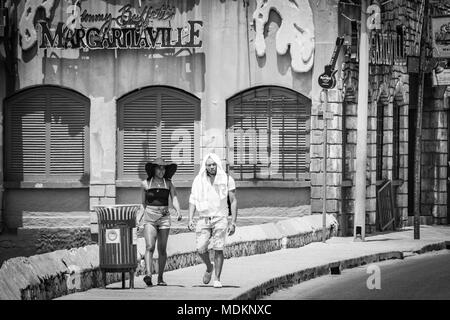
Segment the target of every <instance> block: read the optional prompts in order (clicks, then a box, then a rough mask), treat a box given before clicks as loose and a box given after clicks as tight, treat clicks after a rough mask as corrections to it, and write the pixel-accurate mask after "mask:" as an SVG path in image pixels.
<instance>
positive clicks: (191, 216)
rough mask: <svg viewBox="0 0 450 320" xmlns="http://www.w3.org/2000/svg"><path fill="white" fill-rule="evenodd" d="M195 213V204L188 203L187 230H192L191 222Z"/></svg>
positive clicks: (192, 223)
mask: <svg viewBox="0 0 450 320" xmlns="http://www.w3.org/2000/svg"><path fill="white" fill-rule="evenodd" d="M194 213H195V204H193V203H189V219H188V229H189V230H193V229H194V221H193V220H192V219H193V217H194Z"/></svg>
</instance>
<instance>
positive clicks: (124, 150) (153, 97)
mask: <svg viewBox="0 0 450 320" xmlns="http://www.w3.org/2000/svg"><path fill="white" fill-rule="evenodd" d="M118 105H119V133H118V144H119V148H118V152H119V154H118V160H119V161H118V166H119V168H118V178H119V179H131V180H134V179H145V177H146V176H147V174H146V172H145V163H147V162H148V161H151V160H153V159H155V158H156V157H162V158H164V159H166V160H168V161H173V162H176V163H177V164H178V169H177V174H176V179H177V180H178V179H179V180H181V179H192V178H193V176H194V174H195V172H194V171H195V159H194V157H195V152H196V150H195V139H196V138H195V137H196V136H198V133H197V132H195V121H196V120H199V118H200V115H199V113H200V102H199V100H198V99H196V98H194V97H191V96H189V95H187V94H184V93H182V92H181V91H178V90H175V89H170V88H161V87H153V88H147V89H143V90H142V91H140V92H138V93H136V94H132V95H130V96H127V97H125V98H124V99H123V100H121V101H119V103H118Z"/></svg>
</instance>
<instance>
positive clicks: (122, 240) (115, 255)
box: [94, 204, 141, 288]
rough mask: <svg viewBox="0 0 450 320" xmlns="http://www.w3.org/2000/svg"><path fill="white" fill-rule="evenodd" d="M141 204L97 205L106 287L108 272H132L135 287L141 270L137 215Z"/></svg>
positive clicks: (123, 285) (123, 280) (131, 284)
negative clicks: (135, 279) (138, 251)
mask: <svg viewBox="0 0 450 320" xmlns="http://www.w3.org/2000/svg"><path fill="white" fill-rule="evenodd" d="M140 208H141V205H140V204H126V205H107V206H105V205H103V206H94V210H95V212H96V213H97V218H98V241H99V250H100V254H99V257H100V270H101V271H102V275H103V283H104V285H105V286H106V273H107V272H122V288H125V272H129V273H130V288H134V273H135V271H136V268H137V234H136V214H137V212H138V210H139V209H140Z"/></svg>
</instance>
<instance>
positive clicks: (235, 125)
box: [227, 87, 311, 180]
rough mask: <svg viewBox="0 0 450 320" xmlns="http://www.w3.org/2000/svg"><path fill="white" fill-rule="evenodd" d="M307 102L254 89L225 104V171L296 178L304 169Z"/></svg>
mask: <svg viewBox="0 0 450 320" xmlns="http://www.w3.org/2000/svg"><path fill="white" fill-rule="evenodd" d="M310 109H311V101H310V100H309V99H308V98H306V97H304V96H302V95H301V94H299V93H297V92H295V91H292V90H288V89H285V88H280V87H258V88H253V89H250V90H247V91H245V92H243V93H240V94H238V95H236V96H234V97H232V98H231V99H229V100H228V102H227V133H228V146H229V151H230V153H229V155H228V157H229V162H230V169H231V171H232V172H233V173H234V177H235V178H236V179H237V180H253V179H262V180H302V179H304V178H305V177H306V176H307V174H308V172H309V127H308V124H309V118H310Z"/></svg>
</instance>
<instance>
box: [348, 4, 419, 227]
mask: <svg viewBox="0 0 450 320" xmlns="http://www.w3.org/2000/svg"><path fill="white" fill-rule="evenodd" d="M421 5H422V1H418V2H411V1H405V0H394V1H390V2H385V3H384V4H382V5H381V27H382V29H381V31H379V32H381V33H382V34H383V33H386V32H387V31H388V30H396V27H397V26H403V27H404V28H405V33H406V34H405V40H404V48H405V50H406V54H408V55H411V54H414V55H416V54H418V48H419V46H418V39H419V40H420V32H421V23H420V21H421V19H422V16H423V15H420V14H418V13H420V12H421V10H420V8H421ZM341 10H342V12H343V13H344V14H345V15H346V16H347V17H349V18H350V19H355V20H359V19H360V18H359V8H356V9H355V8H351V7H349V6H345V5H344V6H341ZM340 29H341V32H342V33H343V34H351V32H352V30H351V28H350V22H349V21H348V19H347V18H341V19H340ZM372 32H375V31H372ZM369 39H370V37H369ZM352 41H355V39H353V40H352ZM357 41H359V39H357ZM352 45H354V43H352ZM354 50H355V48H348V49H347V52H346V55H345V58H344V65H343V68H342V70H343V74H344V76H343V79H344V83H343V91H344V92H343V95H344V97H345V98H344V120H343V121H344V128H343V129H344V135H343V139H344V142H343V143H344V144H345V145H344V153H345V154H344V159H343V184H342V198H343V200H342V213H341V215H342V216H343V217H344V218H343V219H342V221H343V224H342V226H343V227H346V231H347V234H350V233H352V232H353V230H352V229H353V219H352V217H353V215H354V188H355V187H354V185H355V180H354V179H355V165H354V161H355V159H356V154H355V151H356V129H357V128H356V119H357V108H358V106H357V96H358V61H357V59H356V57H357V55H358V52H357V51H356V53H355V52H354ZM367 107H368V119H367V177H366V179H367V189H366V233H371V232H374V231H375V230H376V219H377V218H376V210H377V187H378V186H377V125H378V124H377V110H379V108H383V109H382V111H383V123H382V125H383V145H382V153H381V157H382V162H381V164H382V166H381V168H382V169H381V178H382V179H385V180H391V181H392V184H393V196H394V206H395V212H396V215H397V225H398V226H402V225H406V224H407V223H408V126H409V124H408V113H409V112H408V111H409V109H408V107H409V75H408V72H407V66H406V60H405V61H395V62H393V63H392V64H390V65H387V64H386V65H374V64H370V66H369V105H368V106H367ZM394 112H397V115H398V116H399V122H398V153H397V154H396V155H394ZM380 124H381V123H380ZM395 156H397V157H398V160H397V163H396V164H394V160H395V158H396V157H395ZM378 184H380V181H379V182H378Z"/></svg>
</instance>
